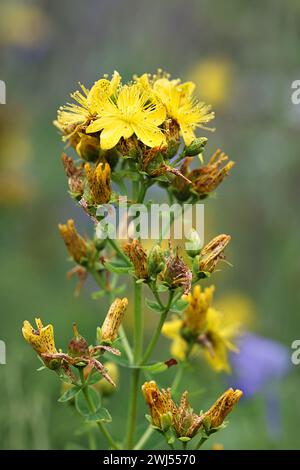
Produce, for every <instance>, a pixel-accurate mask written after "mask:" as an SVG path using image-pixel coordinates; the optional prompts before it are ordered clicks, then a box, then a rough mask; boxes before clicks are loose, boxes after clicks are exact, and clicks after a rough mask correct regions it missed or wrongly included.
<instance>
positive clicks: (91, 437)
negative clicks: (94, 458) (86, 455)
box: [88, 429, 97, 450]
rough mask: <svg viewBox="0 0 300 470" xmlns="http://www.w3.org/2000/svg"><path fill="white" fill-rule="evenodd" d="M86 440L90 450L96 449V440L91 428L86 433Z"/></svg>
mask: <svg viewBox="0 0 300 470" xmlns="http://www.w3.org/2000/svg"><path fill="white" fill-rule="evenodd" d="M88 440H89V448H90V450H97V445H96V440H95V436H94V433H93V431H92V429H91V430H90V431H89V433H88Z"/></svg>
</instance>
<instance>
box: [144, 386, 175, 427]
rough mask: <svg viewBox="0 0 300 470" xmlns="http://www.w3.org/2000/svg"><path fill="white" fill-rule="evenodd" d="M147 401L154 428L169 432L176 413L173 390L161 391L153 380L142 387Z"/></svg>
mask: <svg viewBox="0 0 300 470" xmlns="http://www.w3.org/2000/svg"><path fill="white" fill-rule="evenodd" d="M142 391H143V395H144V398H145V401H146V403H147V405H148V407H149V411H150V415H151V420H152V424H153V426H156V427H158V428H159V429H160V430H161V431H164V432H165V431H167V429H168V428H169V427H170V426H171V425H172V421H173V416H174V415H175V413H176V405H175V403H174V402H173V400H172V398H171V389H170V388H168V389H167V390H164V389H162V390H159V388H158V386H157V384H156V382H154V380H151V381H150V382H145V383H144V385H143V386H142Z"/></svg>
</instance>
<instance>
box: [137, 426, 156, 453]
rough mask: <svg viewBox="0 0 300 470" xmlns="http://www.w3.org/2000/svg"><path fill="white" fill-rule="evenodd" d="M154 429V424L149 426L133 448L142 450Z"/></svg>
mask: <svg viewBox="0 0 300 470" xmlns="http://www.w3.org/2000/svg"><path fill="white" fill-rule="evenodd" d="M153 431H154V428H153V427H152V426H149V427H148V428H147V429H146V431H145V432H144V434H143V435H142V436H141V438H140V440H139V441H138V442H137V444H136V445H135V446H134V448H133V450H140V449H142V448H143V447H144V445H145V444H146V442H147V441H148V439H149V437H150V436H151V435H152V433H153Z"/></svg>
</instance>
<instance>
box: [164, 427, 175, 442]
mask: <svg viewBox="0 0 300 470" xmlns="http://www.w3.org/2000/svg"><path fill="white" fill-rule="evenodd" d="M164 434H165V438H166V441H167V443H168V444H174V442H175V440H176V434H175V433H174V431H173V429H172V428H169V429H168V430H167V431H166V432H165V433H164Z"/></svg>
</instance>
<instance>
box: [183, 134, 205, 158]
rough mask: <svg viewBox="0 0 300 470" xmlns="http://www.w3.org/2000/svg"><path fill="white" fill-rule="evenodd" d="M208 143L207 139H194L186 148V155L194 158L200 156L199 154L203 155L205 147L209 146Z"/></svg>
mask: <svg viewBox="0 0 300 470" xmlns="http://www.w3.org/2000/svg"><path fill="white" fill-rule="evenodd" d="M207 141H208V139H207V138H206V137H199V138H197V139H194V140H193V142H192V143H191V144H190V145H187V146H186V147H185V148H184V154H185V155H186V156H187V157H194V156H196V155H199V153H202V151H203V149H204V147H205V145H206V144H207Z"/></svg>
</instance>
